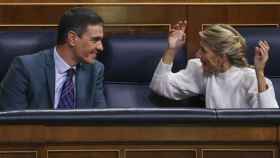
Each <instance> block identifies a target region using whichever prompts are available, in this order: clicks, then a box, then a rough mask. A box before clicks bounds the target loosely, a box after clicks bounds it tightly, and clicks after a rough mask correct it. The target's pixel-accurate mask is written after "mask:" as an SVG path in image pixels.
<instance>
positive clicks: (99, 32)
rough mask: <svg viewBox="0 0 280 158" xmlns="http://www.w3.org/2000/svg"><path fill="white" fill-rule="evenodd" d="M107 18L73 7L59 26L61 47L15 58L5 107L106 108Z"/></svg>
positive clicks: (2, 99) (0, 92)
mask: <svg viewBox="0 0 280 158" xmlns="http://www.w3.org/2000/svg"><path fill="white" fill-rule="evenodd" d="M102 39H103V20H102V18H101V17H100V16H98V15H97V14H96V13H95V12H94V11H93V10H92V9H89V8H72V9H70V10H68V11H66V12H65V13H64V15H63V16H62V17H61V19H60V22H59V26H58V35H57V45H56V46H55V47H53V48H51V49H47V50H42V51H40V52H38V53H35V54H32V55H25V56H20V57H16V58H15V59H14V61H13V62H12V64H11V67H10V69H9V71H8V73H7V74H6V76H5V78H4V79H3V81H2V83H1V85H0V108H1V110H23V109H75V108H97V107H105V106H106V102H105V98H104V94H103V72H104V66H103V64H102V63H100V62H99V61H97V60H96V59H95V58H96V56H97V54H98V53H100V52H101V51H102V50H103V45H102Z"/></svg>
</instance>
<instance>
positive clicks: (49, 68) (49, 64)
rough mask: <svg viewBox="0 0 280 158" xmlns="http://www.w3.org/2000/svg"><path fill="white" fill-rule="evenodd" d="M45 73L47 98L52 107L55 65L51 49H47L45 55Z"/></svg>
mask: <svg viewBox="0 0 280 158" xmlns="http://www.w3.org/2000/svg"><path fill="white" fill-rule="evenodd" d="M45 72H46V76H47V81H48V90H49V95H50V96H49V97H50V100H51V103H52V105H54V94H55V65H54V58H53V49H49V52H48V53H46V67H45Z"/></svg>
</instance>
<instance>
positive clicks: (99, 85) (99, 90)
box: [95, 63, 107, 108]
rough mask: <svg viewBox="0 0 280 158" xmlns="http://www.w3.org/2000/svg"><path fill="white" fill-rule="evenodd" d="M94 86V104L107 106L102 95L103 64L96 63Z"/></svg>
mask: <svg viewBox="0 0 280 158" xmlns="http://www.w3.org/2000/svg"><path fill="white" fill-rule="evenodd" d="M96 72H97V73H96V86H95V90H96V91H95V105H96V107H97V108H105V107H106V106H107V104H106V100H105V96H104V87H103V81H104V65H103V64H101V63H100V64H98V68H97V71H96Z"/></svg>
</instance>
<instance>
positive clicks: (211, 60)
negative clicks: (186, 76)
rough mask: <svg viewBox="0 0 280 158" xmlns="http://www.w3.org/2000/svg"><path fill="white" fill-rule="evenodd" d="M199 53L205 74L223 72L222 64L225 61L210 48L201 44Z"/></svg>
mask: <svg viewBox="0 0 280 158" xmlns="http://www.w3.org/2000/svg"><path fill="white" fill-rule="evenodd" d="M197 53H198V54H199V58H200V61H201V63H202V68H203V72H204V73H206V74H213V73H217V72H219V71H220V70H221V62H222V60H223V59H222V57H220V56H218V55H217V54H216V53H214V52H213V51H212V50H211V49H210V48H208V47H206V46H204V45H202V44H201V47H200V49H199V50H198V52H197Z"/></svg>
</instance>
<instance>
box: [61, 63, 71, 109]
mask: <svg viewBox="0 0 280 158" xmlns="http://www.w3.org/2000/svg"><path fill="white" fill-rule="evenodd" d="M74 74H75V70H74V69H72V68H70V69H68V70H67V78H66V80H65V82H64V84H63V86H62V90H61V95H60V99H59V102H58V105H57V108H58V109H74V108H75V92H74V83H73V76H74Z"/></svg>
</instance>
